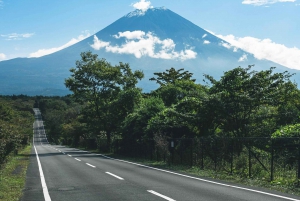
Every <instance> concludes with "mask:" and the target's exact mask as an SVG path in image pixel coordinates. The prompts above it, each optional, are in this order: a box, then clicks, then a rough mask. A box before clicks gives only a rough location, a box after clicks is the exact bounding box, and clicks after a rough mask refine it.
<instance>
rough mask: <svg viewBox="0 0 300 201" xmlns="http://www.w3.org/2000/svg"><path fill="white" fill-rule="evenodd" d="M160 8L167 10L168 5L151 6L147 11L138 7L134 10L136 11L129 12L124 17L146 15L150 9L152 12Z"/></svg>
mask: <svg viewBox="0 0 300 201" xmlns="http://www.w3.org/2000/svg"><path fill="white" fill-rule="evenodd" d="M158 10H167V8H166V7H156V8H149V9H147V10H146V11H144V10H141V9H136V10H134V11H132V12H130V13H128V14H127V15H125V16H124V17H128V18H130V17H137V16H143V15H145V14H146V13H147V12H149V11H152V12H153V11H158Z"/></svg>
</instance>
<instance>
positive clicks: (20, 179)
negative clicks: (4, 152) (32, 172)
mask: <svg viewBox="0 0 300 201" xmlns="http://www.w3.org/2000/svg"><path fill="white" fill-rule="evenodd" d="M30 151H31V146H26V147H25V148H24V149H22V150H20V151H19V153H18V154H17V155H11V156H9V157H8V158H7V161H6V163H5V164H3V165H2V168H1V170H0V200H1V201H2V200H3V201H18V200H20V198H21V197H22V191H23V190H24V187H25V181H26V180H25V179H26V171H27V167H28V164H29V157H30Z"/></svg>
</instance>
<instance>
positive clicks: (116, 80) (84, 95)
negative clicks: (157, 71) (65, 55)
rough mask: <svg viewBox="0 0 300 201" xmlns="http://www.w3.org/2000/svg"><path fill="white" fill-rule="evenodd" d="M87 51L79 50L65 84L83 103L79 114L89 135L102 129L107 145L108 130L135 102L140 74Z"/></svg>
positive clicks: (114, 126)
mask: <svg viewBox="0 0 300 201" xmlns="http://www.w3.org/2000/svg"><path fill="white" fill-rule="evenodd" d="M97 57H98V56H97V55H96V54H92V53H91V52H83V53H81V60H80V61H77V62H76V68H72V69H71V70H70V72H71V77H70V78H68V79H66V80H65V85H66V87H67V88H69V89H70V90H71V91H72V92H73V93H74V97H75V99H76V100H77V101H78V102H81V103H87V104H86V105H85V108H84V112H83V115H84V116H85V118H86V121H85V123H86V124H87V126H88V127H89V128H90V132H92V133H94V134H93V135H94V136H95V135H99V134H100V131H105V132H106V138H107V144H108V145H110V142H111V133H112V132H116V131H117V130H118V127H119V124H120V123H121V122H122V121H123V119H124V118H125V116H126V115H127V114H128V113H130V112H131V111H132V109H133V106H134V105H135V104H136V103H137V102H139V99H140V97H141V90H139V89H137V88H136V87H135V85H136V84H137V82H138V80H140V79H142V78H143V77H144V74H143V73H142V72H141V71H135V72H132V71H131V69H130V66H129V64H123V63H119V65H116V66H112V65H111V64H110V63H108V62H107V61H106V60H105V59H101V60H99V59H98V58H97Z"/></svg>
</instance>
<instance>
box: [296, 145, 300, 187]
mask: <svg viewBox="0 0 300 201" xmlns="http://www.w3.org/2000/svg"><path fill="white" fill-rule="evenodd" d="M297 178H298V186H299V182H300V142H299V141H298V175H297Z"/></svg>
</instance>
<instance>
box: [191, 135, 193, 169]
mask: <svg viewBox="0 0 300 201" xmlns="http://www.w3.org/2000/svg"><path fill="white" fill-rule="evenodd" d="M191 141H192V147H191V167H193V152H194V139H192V140H191Z"/></svg>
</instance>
